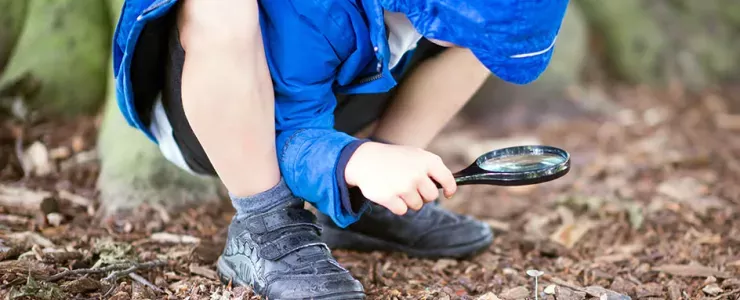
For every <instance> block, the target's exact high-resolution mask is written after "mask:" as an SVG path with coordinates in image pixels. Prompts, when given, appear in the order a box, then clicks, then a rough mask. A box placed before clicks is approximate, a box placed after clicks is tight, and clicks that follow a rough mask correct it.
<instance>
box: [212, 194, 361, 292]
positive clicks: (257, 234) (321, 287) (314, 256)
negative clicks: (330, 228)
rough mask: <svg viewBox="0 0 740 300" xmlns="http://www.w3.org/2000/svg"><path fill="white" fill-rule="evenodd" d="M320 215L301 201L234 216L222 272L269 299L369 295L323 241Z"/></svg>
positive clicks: (221, 260) (234, 282)
mask: <svg viewBox="0 0 740 300" xmlns="http://www.w3.org/2000/svg"><path fill="white" fill-rule="evenodd" d="M320 232H321V227H320V226H319V225H317V224H316V217H315V216H314V215H313V214H312V213H311V212H309V211H307V210H305V209H303V207H302V205H301V206H297V205H295V204H293V205H290V206H283V207H278V208H276V209H273V210H271V211H268V212H266V213H263V214H259V215H254V216H248V217H244V216H235V217H234V219H233V220H232V222H231V225H230V226H229V236H228V239H227V241H226V247H225V248H224V252H223V254H222V255H221V257H219V259H218V274H219V277H220V278H221V281H223V282H224V283H228V282H229V281H231V282H232V285H234V286H249V287H252V289H253V290H254V291H255V292H256V293H257V294H259V295H261V296H262V297H266V298H267V299H270V300H273V299H365V293H364V289H363V287H362V284H361V283H360V282H359V281H357V280H356V279H354V278H353V277H352V275H351V274H350V273H349V272H348V271H347V270H346V269H344V268H343V267H341V266H340V265H339V263H337V261H336V260H335V259H334V257H333V256H332V254H331V251H330V250H329V248H328V247H327V246H326V244H324V243H322V241H321V238H320Z"/></svg>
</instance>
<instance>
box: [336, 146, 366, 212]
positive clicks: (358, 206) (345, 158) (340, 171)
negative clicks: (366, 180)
mask: <svg viewBox="0 0 740 300" xmlns="http://www.w3.org/2000/svg"><path fill="white" fill-rule="evenodd" d="M369 141H370V140H368V139H362V140H356V141H354V142H351V143H349V144H348V145H347V146H345V147H344V149H342V152H341V153H340V154H339V160H338V161H337V171H336V173H337V176H336V177H337V186H338V187H339V193H340V197H341V203H342V208H343V209H344V211H345V212H346V213H347V215H349V216H351V217H352V218H359V217H360V216H361V215H362V214H363V213H364V212H365V211H366V210H367V209H368V208H369V207H370V203H369V201H368V200H367V199H366V198H365V197H358V195H359V196H362V192H361V191H360V188H358V187H352V188H350V187H348V186H347V181H346V180H345V179H344V171H345V169H346V168H347V163H348V162H349V159H350V158H351V157H352V154H354V153H355V151H357V148H359V147H360V146H361V145H362V144H364V143H367V142H369Z"/></svg>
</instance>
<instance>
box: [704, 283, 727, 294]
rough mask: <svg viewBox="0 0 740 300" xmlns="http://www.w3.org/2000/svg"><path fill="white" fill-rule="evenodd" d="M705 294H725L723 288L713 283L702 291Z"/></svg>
mask: <svg viewBox="0 0 740 300" xmlns="http://www.w3.org/2000/svg"><path fill="white" fill-rule="evenodd" d="M701 290H702V291H703V292H704V293H706V294H707V295H711V296H716V295H719V294H720V293H722V292H724V290H723V289H722V288H720V287H719V285H717V284H716V283H712V284H710V285H707V286H705V287H704V288H703V289H701Z"/></svg>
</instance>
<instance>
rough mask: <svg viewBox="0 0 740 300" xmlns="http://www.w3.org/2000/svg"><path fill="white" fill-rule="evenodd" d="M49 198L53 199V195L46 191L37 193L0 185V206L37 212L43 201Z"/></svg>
mask: <svg viewBox="0 0 740 300" xmlns="http://www.w3.org/2000/svg"><path fill="white" fill-rule="evenodd" d="M49 197H51V193H49V192H46V191H35V190H30V189H27V188H24V187H13V186H8V185H2V184H0V206H10V207H19V208H24V209H28V210H37V209H39V206H40V205H41V201H43V200H44V199H46V198H49Z"/></svg>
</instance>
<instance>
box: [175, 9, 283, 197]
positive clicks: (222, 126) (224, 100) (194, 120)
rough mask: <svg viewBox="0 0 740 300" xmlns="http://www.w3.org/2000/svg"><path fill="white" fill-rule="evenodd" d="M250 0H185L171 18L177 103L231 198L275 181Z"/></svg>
mask: <svg viewBox="0 0 740 300" xmlns="http://www.w3.org/2000/svg"><path fill="white" fill-rule="evenodd" d="M257 9H258V8H257V1H243V0H220V1H212V0H187V1H185V2H184V3H183V7H182V10H181V11H180V14H179V16H178V17H179V18H178V28H179V30H180V38H181V43H182V47H183V48H184V50H185V52H187V59H186V60H185V63H184V65H183V70H182V105H183V108H184V110H185V114H186V116H187V120H188V122H189V123H190V125H191V126H192V130H193V132H194V133H195V135H196V136H197V139H198V141H199V142H200V144H201V145H202V147H203V149H204V150H205V152H206V154H207V155H208V158H209V159H210V161H211V163H212V164H213V167H214V169H215V170H216V172H217V173H218V176H219V178H220V179H221V180H222V181H223V183H224V185H226V187H227V188H228V190H229V192H230V193H232V194H233V195H236V196H249V195H253V194H256V193H259V192H262V191H265V190H268V189H270V188H271V187H273V186H275V185H276V184H277V183H278V181H279V179H280V175H279V169H278V164H277V155H276V151H275V142H274V141H275V129H274V128H275V125H274V112H273V110H274V99H273V90H272V82H271V79H270V74H269V71H268V69H267V65H266V63H265V54H264V48H263V46H262V38H261V34H260V32H259V21H258V20H259V19H258V17H257V16H258V14H257V12H258V10H257Z"/></svg>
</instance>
